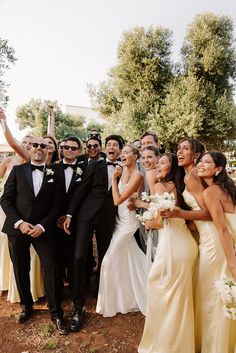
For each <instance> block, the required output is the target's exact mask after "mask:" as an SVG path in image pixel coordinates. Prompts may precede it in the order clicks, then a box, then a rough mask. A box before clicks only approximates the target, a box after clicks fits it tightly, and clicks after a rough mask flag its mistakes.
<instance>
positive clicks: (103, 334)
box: [0, 295, 144, 353]
mask: <svg viewBox="0 0 236 353" xmlns="http://www.w3.org/2000/svg"><path fill="white" fill-rule="evenodd" d="M95 305H96V299H94V298H93V297H92V295H89V298H88V302H87V305H86V309H87V313H86V319H85V324H84V327H83V329H82V330H81V331H80V332H78V333H69V334H68V335H66V336H61V335H59V334H58V333H57V332H56V331H55V330H54V328H53V326H52V324H51V322H50V320H49V312H48V310H47V307H46V303H45V300H40V301H38V302H37V303H35V306H34V308H35V314H34V316H33V317H32V318H31V319H30V320H29V321H28V322H27V323H25V324H21V325H20V324H17V323H16V317H17V314H18V313H19V312H20V306H19V304H11V303H8V302H6V295H4V296H2V297H0V353H38V352H55V353H77V352H78V353H108V352H109V353H119V352H121V353H134V352H137V347H138V344H139V341H140V339H141V335H142V331H143V325H144V317H143V315H142V314H141V313H140V312H138V313H136V312H134V313H129V314H126V315H122V314H118V315H116V316H115V317H113V318H103V317H102V316H101V315H98V314H96V312H95ZM63 307H64V310H65V317H66V319H67V321H68V322H69V318H70V316H71V315H72V305H71V300H70V299H69V298H68V296H67V298H65V300H64V301H63Z"/></svg>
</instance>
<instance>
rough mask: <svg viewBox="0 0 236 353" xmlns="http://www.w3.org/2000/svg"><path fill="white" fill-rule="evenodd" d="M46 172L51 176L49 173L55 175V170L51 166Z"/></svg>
mask: <svg viewBox="0 0 236 353" xmlns="http://www.w3.org/2000/svg"><path fill="white" fill-rule="evenodd" d="M45 173H46V175H47V176H49V175H53V174H54V171H53V170H52V169H51V168H48V169H46V170H45Z"/></svg>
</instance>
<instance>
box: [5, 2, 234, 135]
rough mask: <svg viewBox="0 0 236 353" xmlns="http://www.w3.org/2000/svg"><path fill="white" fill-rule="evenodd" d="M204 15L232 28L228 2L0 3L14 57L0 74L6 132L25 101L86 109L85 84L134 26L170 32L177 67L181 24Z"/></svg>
mask: <svg viewBox="0 0 236 353" xmlns="http://www.w3.org/2000/svg"><path fill="white" fill-rule="evenodd" d="M205 11H212V12H214V13H216V14H225V15H229V16H230V17H231V18H232V19H233V21H234V24H235V27H236V1H235V0H224V1H223V0H205V1H203V0H196V1H194V0H165V1H163V0H116V1H113V0H83V1H82V0H0V36H1V38H3V39H8V41H9V45H11V46H12V47H13V48H14V49H15V52H16V57H17V59H18V60H17V62H16V64H15V65H14V66H13V67H12V68H11V69H10V70H8V72H7V73H6V74H5V75H4V79H5V80H6V81H7V82H8V83H10V88H9V89H8V94H9V96H10V101H9V104H8V108H7V116H8V120H9V122H10V126H12V127H13V126H14V124H13V121H14V119H15V117H14V114H15V109H16V107H17V106H19V105H22V104H24V103H26V102H28V101H29V100H30V98H42V99H53V100H57V101H58V102H59V103H60V104H72V105H82V106H90V105H91V104H90V100H89V96H88V93H87V83H92V84H95V85H97V84H98V83H99V82H100V81H103V80H105V79H106V77H107V76H106V75H107V71H108V69H109V68H110V67H112V66H114V65H115V64H116V63H117V45H118V42H119V40H120V38H121V35H122V32H123V31H125V30H129V29H131V28H132V27H134V26H137V25H141V26H145V27H148V26H150V25H154V26H156V25H162V26H164V27H167V28H169V29H170V30H172V32H173V41H174V45H173V60H174V61H177V60H178V58H179V51H180V48H181V46H182V43H183V39H184V36H185V33H186V27H187V25H188V24H189V23H191V22H192V21H193V19H194V17H195V15H196V14H199V13H202V12H205ZM14 134H15V135H16V136H17V137H21V136H22V134H21V133H19V132H18V131H17V130H16V128H15V127H14ZM0 141H3V137H2V134H1V135H0Z"/></svg>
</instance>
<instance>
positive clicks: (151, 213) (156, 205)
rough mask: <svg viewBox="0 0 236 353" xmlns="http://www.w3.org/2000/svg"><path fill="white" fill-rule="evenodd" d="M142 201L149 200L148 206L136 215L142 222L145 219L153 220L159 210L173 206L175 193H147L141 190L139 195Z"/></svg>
mask: <svg viewBox="0 0 236 353" xmlns="http://www.w3.org/2000/svg"><path fill="white" fill-rule="evenodd" d="M141 198H142V200H143V201H146V202H149V208H148V210H147V211H145V212H143V214H142V215H137V218H138V219H139V220H140V222H141V223H142V224H145V222H146V221H152V220H154V219H155V218H156V217H157V215H158V213H159V212H160V211H165V210H170V211H173V209H174V208H175V195H174V194H173V192H172V193H171V194H170V193H169V192H164V193H163V194H161V195H159V194H155V195H150V196H149V195H148V194H147V193H146V192H143V193H142V195H141Z"/></svg>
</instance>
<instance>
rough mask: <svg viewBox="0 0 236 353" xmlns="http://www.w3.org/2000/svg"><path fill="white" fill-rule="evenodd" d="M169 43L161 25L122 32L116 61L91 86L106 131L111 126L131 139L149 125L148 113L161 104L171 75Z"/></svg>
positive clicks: (167, 33)
mask: <svg viewBox="0 0 236 353" xmlns="http://www.w3.org/2000/svg"><path fill="white" fill-rule="evenodd" d="M171 44H172V39H171V32H170V31H169V30H168V29H165V28H162V27H149V28H148V29H144V28H143V27H135V28H134V29H133V30H131V31H127V32H124V34H123V37H122V40H121V42H120V44H119V47H118V65H117V66H115V67H113V68H112V69H110V71H109V77H108V79H107V81H105V82H103V83H101V84H100V86H99V87H98V88H97V89H96V88H94V87H92V86H90V95H91V97H92V100H93V103H94V105H95V107H96V108H97V109H98V110H99V112H100V113H101V115H103V116H105V117H107V119H108V121H109V123H110V124H109V125H110V127H106V129H105V130H106V131H107V132H109V129H110V128H112V132H118V133H122V134H123V136H124V137H126V138H127V139H129V140H130V139H134V138H135V137H137V135H138V136H139V135H140V132H141V131H143V130H145V129H147V128H148V126H149V121H148V120H147V117H148V114H149V113H150V112H152V111H153V109H154V107H157V106H160V105H161V102H162V100H163V99H164V97H165V95H166V90H165V87H166V85H167V83H169V81H170V80H171V78H172V64H171V60H170V54H171V51H170V48H171ZM115 122H116V123H115Z"/></svg>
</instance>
